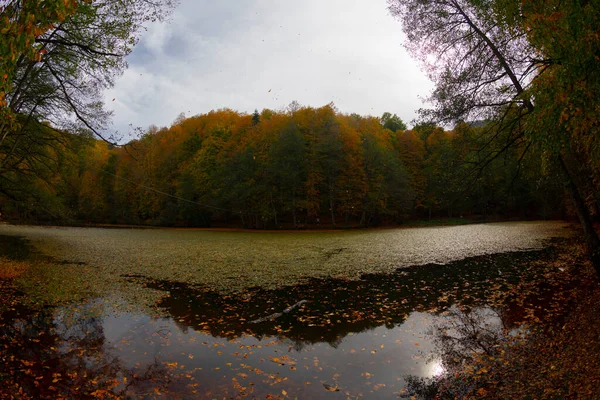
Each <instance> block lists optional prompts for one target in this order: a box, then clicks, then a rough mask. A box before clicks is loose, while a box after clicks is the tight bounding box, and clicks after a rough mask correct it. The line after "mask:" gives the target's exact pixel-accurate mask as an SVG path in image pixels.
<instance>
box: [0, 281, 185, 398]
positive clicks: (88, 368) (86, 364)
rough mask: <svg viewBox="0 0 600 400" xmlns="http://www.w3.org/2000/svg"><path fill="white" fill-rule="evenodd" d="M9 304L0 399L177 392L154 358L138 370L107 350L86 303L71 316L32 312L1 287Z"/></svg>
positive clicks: (3, 322)
mask: <svg viewBox="0 0 600 400" xmlns="http://www.w3.org/2000/svg"><path fill="white" fill-rule="evenodd" d="M2 298H3V300H4V301H5V305H6V302H10V304H11V306H10V307H7V308H8V310H6V308H5V310H6V311H4V312H2V313H0V361H1V362H0V382H2V384H1V385H0V398H19V399H50V398H52V399H54V398H61V397H64V398H77V399H85V398H113V397H114V398H122V397H123V396H127V395H138V394H140V393H141V394H143V393H148V394H152V393H155V392H156V390H158V391H159V392H163V393H164V392H166V391H167V390H168V389H169V387H172V386H174V385H178V388H177V390H178V392H179V393H185V390H183V389H182V388H184V387H185V385H184V384H183V383H182V381H183V379H182V378H183V377H177V376H175V375H174V374H172V373H170V371H168V370H167V368H165V366H164V365H162V364H161V363H159V362H158V361H157V360H154V363H152V364H150V365H147V366H144V367H142V368H137V369H128V368H126V367H125V366H124V364H123V362H122V359H121V356H120V355H119V354H115V353H114V352H113V351H111V350H110V349H109V348H108V347H109V346H107V343H106V338H105V335H104V328H103V321H102V318H100V317H99V316H98V315H97V314H94V313H93V312H90V311H91V310H90V309H89V304H88V305H84V306H82V308H81V309H78V310H74V311H72V312H68V313H67V312H64V311H63V312H60V313H57V312H56V308H54V307H46V308H43V309H41V310H34V309H31V308H28V307H25V306H23V305H21V304H20V300H21V295H20V294H19V293H17V292H15V291H14V290H12V289H7V288H3V289H2Z"/></svg>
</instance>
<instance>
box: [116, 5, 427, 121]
mask: <svg viewBox="0 0 600 400" xmlns="http://www.w3.org/2000/svg"><path fill="white" fill-rule="evenodd" d="M214 3H216V4H214ZM239 3H242V4H243V5H240V4H239ZM402 41H403V35H402V33H401V26H400V24H399V23H398V22H397V21H395V20H394V19H393V18H392V17H391V16H390V15H389V14H388V12H387V9H386V2H385V0H362V1H356V2H348V1H343V0H327V1H323V0H321V1H318V0H306V1H303V2H292V1H277V0H255V1H252V2H250V1H247V2H237V1H236V2H234V1H220V2H212V1H209V0H204V1H196V0H182V1H181V5H180V6H179V7H178V9H177V10H176V11H175V14H174V16H173V18H172V22H171V23H170V24H168V25H166V24H155V25H152V26H151V27H150V28H149V29H148V32H147V33H146V34H145V35H144V36H143V37H142V39H141V40H140V43H139V44H138V46H137V47H136V48H135V50H134V52H133V53H132V54H131V55H130V56H129V58H128V61H129V64H130V69H129V70H128V71H127V72H126V73H125V74H124V76H123V77H122V78H120V79H119V80H118V82H117V84H116V86H115V88H114V89H112V90H110V91H109V92H108V93H107V94H106V98H107V99H108V100H109V103H110V104H109V106H112V107H113V109H114V113H115V118H114V126H115V128H116V129H118V130H119V131H120V132H122V133H123V132H127V126H128V125H129V124H133V125H134V126H141V127H147V126H149V125H151V124H156V125H159V126H168V125H170V124H171V122H172V121H173V119H174V118H175V117H176V116H177V115H178V114H179V113H180V112H185V113H186V114H188V115H195V114H200V113H205V112H208V111H210V110H212V109H216V108H223V107H229V108H233V109H236V110H239V111H244V112H252V111H253V110H254V109H255V108H257V109H259V110H260V109H262V108H272V109H280V108H282V107H284V106H286V105H287V104H289V103H290V102H291V101H293V100H297V101H298V102H299V103H300V104H302V105H310V106H315V107H319V106H322V105H325V104H327V103H329V102H331V101H333V102H334V103H335V104H336V106H337V107H338V108H339V109H340V110H341V111H342V112H346V113H351V112H356V113H359V114H370V115H381V114H382V113H383V112H384V111H390V112H392V113H397V114H398V115H399V116H400V117H401V118H402V119H404V120H405V121H407V122H409V121H410V120H412V119H413V118H414V116H415V114H414V111H415V109H417V108H419V107H421V106H422V103H421V101H420V100H419V96H421V97H423V96H426V95H427V94H428V92H429V91H430V88H431V84H430V82H429V81H428V80H427V79H426V77H425V75H424V74H423V73H422V72H421V71H420V70H419V68H418V66H417V64H416V62H415V61H414V60H413V59H411V58H410V56H409V55H408V54H407V53H406V51H405V50H404V48H403V47H402V46H401V44H402ZM113 98H115V99H116V100H115V101H114V102H112V101H111V100H112V99H113ZM188 111H189V113H188Z"/></svg>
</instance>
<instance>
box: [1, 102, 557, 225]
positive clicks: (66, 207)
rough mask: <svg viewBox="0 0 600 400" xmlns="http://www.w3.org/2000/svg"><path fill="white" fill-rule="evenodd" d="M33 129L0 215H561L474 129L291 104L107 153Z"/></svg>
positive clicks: (274, 219)
mask: <svg viewBox="0 0 600 400" xmlns="http://www.w3.org/2000/svg"><path fill="white" fill-rule="evenodd" d="M35 129H36V130H37V134H38V135H45V137H44V140H43V141H40V143H41V145H40V146H39V148H35V149H32V148H31V147H30V148H29V151H30V154H31V155H32V157H31V161H32V163H30V164H23V165H21V166H20V167H19V168H17V169H16V170H15V171H13V172H12V174H11V175H10V176H9V177H4V176H3V178H4V179H3V180H2V186H1V189H2V192H3V195H4V198H5V199H4V201H3V202H2V204H3V207H2V208H3V209H2V210H1V211H2V212H3V214H4V218H6V219H13V220H26V221H35V222H38V223H43V222H54V223H56V222H64V221H68V222H70V223H90V222H91V223H112V224H140V225H158V226H189V227H209V226H234V227H244V228H259V229H277V228H282V227H283V228H300V229H301V228H317V227H319V226H329V227H359V226H360V227H366V226H380V225H390V224H401V223H405V222H407V221H410V220H415V219H425V220H428V219H431V218H460V217H473V218H481V219H483V218H487V217H492V218H504V219H508V218H525V219H533V218H551V217H561V216H563V215H564V202H563V194H562V193H563V190H562V186H561V185H560V184H557V183H556V180H555V179H552V176H551V175H550V173H549V172H548V171H544V170H543V168H542V165H541V162H540V157H539V155H538V154H535V152H532V151H529V152H527V153H526V152H525V150H526V147H525V146H521V147H519V146H518V145H517V146H513V148H512V149H511V151H508V152H504V153H502V154H501V156H499V157H495V156H494V154H495V151H496V149H497V148H499V147H501V146H503V145H504V143H505V141H506V138H502V137H501V136H500V135H498V134H497V133H496V132H494V131H493V130H492V129H490V128H489V127H487V126H486V124H485V123H484V122H479V123H461V124H458V125H457V126H456V127H454V129H452V130H446V129H443V128H440V127H437V126H434V125H426V124H423V125H417V126H415V127H414V128H413V129H407V128H406V126H405V124H404V123H403V121H402V120H400V118H398V117H397V116H396V115H391V114H389V113H386V114H384V115H383V116H382V117H381V118H375V117H370V116H359V115H356V114H351V115H345V114H342V113H340V112H339V111H337V110H336V108H335V106H334V105H333V104H330V105H327V106H324V107H321V108H311V107H302V106H300V105H298V104H297V103H292V104H291V105H290V106H289V107H287V109H285V110H282V111H271V110H268V109H265V110H263V111H262V112H261V113H259V112H258V111H256V112H255V113H254V114H251V115H246V114H243V113H239V112H235V111H233V110H229V109H225V110H218V111H212V112H210V113H208V114H204V115H198V116H194V117H191V118H187V119H186V118H184V117H183V115H182V116H181V117H180V118H178V119H177V120H176V121H174V123H173V124H172V126H171V127H169V128H166V127H165V128H157V127H155V126H153V127H151V128H149V129H148V130H147V131H146V132H145V133H144V134H143V135H142V136H141V137H140V138H139V139H138V140H135V141H132V142H131V143H129V144H128V145H127V146H123V147H119V148H116V147H114V146H111V145H110V144H107V143H106V142H105V141H102V140H99V139H95V138H91V137H89V136H85V135H78V136H76V135H66V136H65V135H64V134H57V133H53V132H52V131H51V130H50V129H47V128H46V127H45V126H44V125H43V124H40V125H39V126H36V128H35ZM51 135H55V137H56V140H55V141H51V140H49V138H48V137H47V136H51ZM59 135H62V136H59ZM34 151H35V153H34ZM33 155H35V157H33ZM523 166H525V167H523ZM34 172H35V173H34ZM10 184H14V185H15V186H11V185H10ZM17 187H18V188H19V190H20V192H19V193H18V194H17V193H16V191H15V188H17ZM23 196H26V199H27V201H22V200H23ZM11 199H15V200H14V201H10V200H11Z"/></svg>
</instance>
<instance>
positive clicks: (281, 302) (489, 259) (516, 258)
mask: <svg viewBox="0 0 600 400" xmlns="http://www.w3.org/2000/svg"><path fill="white" fill-rule="evenodd" d="M543 254H545V253H544V252H543V251H542V252H540V251H530V252H515V253H504V254H496V255H485V256H478V257H471V258H468V259H465V260H461V261H456V262H452V263H449V264H446V265H437V264H434V265H425V266H421V267H414V268H410V269H403V270H399V271H398V272H397V273H395V274H385V275H378V274H369V275H363V276H362V277H361V279H359V280H344V279H334V278H330V279H310V280H308V281H307V282H306V283H304V284H299V285H295V286H288V287H284V288H282V289H275V290H264V289H259V288H255V289H252V290H248V291H244V292H237V293H233V294H228V295H222V294H219V293H216V292H213V291H209V290H204V289H202V288H198V287H194V286H192V285H189V284H186V283H181V282H169V281H157V280H144V278H143V277H140V276H129V277H128V278H130V279H134V280H142V281H143V282H144V283H145V285H146V286H148V287H150V288H153V289H158V290H162V291H165V292H167V293H168V296H165V297H164V298H163V299H162V300H161V301H160V302H159V304H158V305H159V307H161V308H162V309H163V310H165V311H167V312H168V313H169V314H170V315H171V316H172V317H173V319H174V320H175V321H177V324H178V326H179V327H180V328H181V329H184V330H185V329H186V328H187V327H191V328H193V329H195V330H199V331H203V332H206V333H209V334H211V335H213V336H215V337H226V338H228V339H232V338H236V337H239V336H241V335H245V334H248V335H252V336H254V337H257V338H259V339H260V338H262V337H265V336H277V337H280V338H283V339H287V340H288V341H290V342H291V345H292V346H294V347H295V348H296V349H301V348H302V347H303V346H304V344H307V343H308V344H314V343H319V342H325V343H329V344H330V345H331V346H334V347H336V346H338V345H339V344H340V343H341V342H342V341H343V340H344V338H345V337H346V335H348V334H349V333H358V332H363V331H366V330H370V329H374V328H377V327H379V326H386V327H387V328H390V329H391V328H393V327H395V326H398V325H400V324H402V323H403V322H404V321H405V319H406V318H407V317H408V315H409V314H410V313H411V312H413V311H421V312H430V313H439V312H442V311H445V310H447V309H448V308H449V307H450V306H451V305H453V304H457V305H462V306H466V305H476V304H483V303H485V299H486V297H487V296H488V295H489V294H490V293H492V292H494V291H498V290H502V288H503V287H507V286H508V285H509V284H511V283H514V282H517V281H521V280H524V279H526V278H527V276H526V273H524V268H523V267H522V266H523V264H524V263H527V262H530V261H531V260H533V259H537V258H539V257H540V256H541V255H543ZM300 300H307V303H306V304H302V306H300V307H298V308H297V309H295V310H294V311H293V312H290V313H282V314H281V315H280V316H279V317H277V318H273V319H272V320H268V319H266V320H265V317H266V316H269V315H272V314H275V313H280V312H281V311H282V310H283V309H285V308H286V307H288V306H290V305H291V304H294V303H297V302H298V301H300ZM257 320H260V322H258V323H257V322H256V321H257Z"/></svg>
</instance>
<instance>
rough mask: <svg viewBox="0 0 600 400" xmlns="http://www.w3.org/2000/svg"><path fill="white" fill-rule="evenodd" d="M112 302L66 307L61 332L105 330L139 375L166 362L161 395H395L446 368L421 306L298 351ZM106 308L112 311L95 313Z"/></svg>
mask: <svg viewBox="0 0 600 400" xmlns="http://www.w3.org/2000/svg"><path fill="white" fill-rule="evenodd" d="M112 304H113V303H101V302H98V301H96V302H90V303H88V304H86V305H85V306H82V307H81V308H80V309H79V310H80V311H81V312H75V313H71V312H69V313H67V312H65V311H64V310H63V311H58V312H57V314H56V317H55V321H56V322H59V321H61V323H59V324H58V333H59V335H60V336H61V337H63V338H67V337H69V338H73V337H76V336H77V335H81V334H84V333H85V335H87V336H88V337H98V336H102V337H103V339H104V341H103V344H102V348H101V351H102V354H103V357H105V358H106V359H111V358H113V357H115V356H117V357H118V358H119V360H120V366H121V368H122V369H123V370H129V371H130V373H132V374H133V373H135V374H138V376H143V375H144V374H146V373H147V371H149V370H152V369H153V368H155V369H156V366H157V365H158V366H160V367H161V370H160V373H161V374H165V373H166V375H169V376H170V377H171V378H170V380H171V382H166V383H165V384H164V385H163V388H162V389H161V393H162V392H165V391H166V390H170V391H173V392H179V393H182V392H183V393H189V394H194V392H193V390H197V391H198V395H200V394H205V393H206V392H209V391H210V392H211V394H212V395H215V396H235V395H237V394H238V393H239V391H240V390H241V388H248V389H247V391H249V390H250V388H251V390H252V396H259V395H263V396H264V395H265V394H268V393H271V394H281V393H282V392H281V391H282V390H284V391H286V393H288V395H289V396H290V397H292V398H293V397H294V396H298V397H300V398H306V397H315V396H323V395H324V394H325V393H326V392H327V389H326V386H325V385H329V388H330V389H331V388H338V389H339V390H340V392H342V393H344V394H346V393H347V394H348V395H350V396H358V395H361V394H362V395H364V396H366V397H368V398H377V397H381V398H388V397H394V396H395V395H394V394H393V393H394V392H399V391H400V390H401V389H402V388H403V387H404V381H403V379H402V377H403V376H404V375H407V374H410V375H415V376H434V375H436V374H439V373H440V372H441V370H440V368H441V365H440V363H439V362H437V363H436V362H435V361H433V362H429V363H427V362H426V359H427V355H428V353H429V352H430V351H431V350H432V344H431V343H430V342H429V341H428V340H427V338H426V337H425V334H424V333H425V331H426V329H427V327H428V324H429V323H430V321H431V316H430V315H428V314H426V313H421V312H413V313H411V314H410V315H409V317H408V318H407V319H406V321H405V322H404V323H403V324H401V325H399V326H397V327H395V328H393V329H388V328H386V327H385V326H380V327H377V328H374V329H370V330H367V331H365V332H361V333H349V334H348V335H347V336H345V337H344V338H343V339H342V340H341V342H340V343H339V344H337V346H336V347H334V346H332V345H331V344H329V343H324V342H321V343H316V344H307V345H304V346H303V347H301V348H300V349H298V348H297V347H295V346H294V342H293V341H291V340H289V339H286V338H285V337H275V336H264V337H262V338H260V339H257V338H255V337H253V336H250V335H242V336H240V337H238V338H236V339H232V340H228V339H225V338H215V337H213V336H211V335H209V334H206V333H203V332H201V331H196V330H194V329H192V328H190V327H182V326H181V324H178V323H177V322H176V321H174V320H173V319H171V318H152V317H150V316H148V315H146V314H141V313H139V314H135V313H119V312H115V309H114V308H112V307H113V305H112ZM98 311H103V314H104V315H105V316H104V317H101V318H98V317H95V316H94V315H97V314H98ZM69 314H70V315H69ZM67 315H68V316H67ZM86 315H91V316H90V317H86ZM437 318H440V317H437ZM85 335H84V336H85ZM118 376H119V377H123V376H125V375H124V374H123V373H120V374H118ZM132 376H133V375H132ZM194 385H196V386H194ZM238 385H239V386H238ZM122 386H123V385H121V387H122ZM236 386H237V387H238V388H237V389H235V387H236ZM144 390H147V387H146V386H144V384H140V385H138V386H134V387H130V388H129V389H128V391H129V394H134V393H135V394H140V393H141V394H143V392H144ZM155 394H156V393H155Z"/></svg>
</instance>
